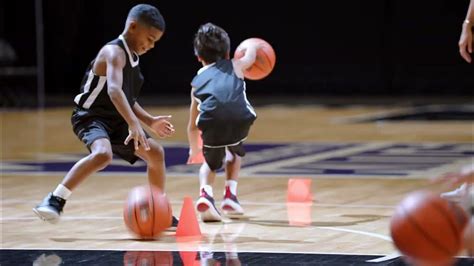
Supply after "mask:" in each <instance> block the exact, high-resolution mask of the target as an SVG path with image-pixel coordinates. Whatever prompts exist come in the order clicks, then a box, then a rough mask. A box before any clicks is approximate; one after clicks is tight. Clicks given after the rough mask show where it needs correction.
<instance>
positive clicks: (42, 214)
mask: <svg viewBox="0 0 474 266" xmlns="http://www.w3.org/2000/svg"><path fill="white" fill-rule="evenodd" d="M33 212H34V213H35V214H36V215H37V216H38V217H39V218H40V219H41V220H43V221H46V222H48V223H51V224H56V223H58V222H59V215H58V214H57V213H55V212H52V211H50V210H45V209H39V208H33Z"/></svg>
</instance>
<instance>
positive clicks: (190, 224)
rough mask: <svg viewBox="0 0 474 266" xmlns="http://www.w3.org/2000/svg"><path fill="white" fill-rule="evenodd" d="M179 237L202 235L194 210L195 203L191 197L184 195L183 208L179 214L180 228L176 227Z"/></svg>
mask: <svg viewBox="0 0 474 266" xmlns="http://www.w3.org/2000/svg"><path fill="white" fill-rule="evenodd" d="M176 236H177V237H190V236H194V237H195V236H201V229H200V227H199V222H198V220H197V217H196V212H195V211H194V204H193V200H192V198H191V197H189V196H186V197H184V202H183V208H181V214H180V216H179V223H178V228H177V229H176Z"/></svg>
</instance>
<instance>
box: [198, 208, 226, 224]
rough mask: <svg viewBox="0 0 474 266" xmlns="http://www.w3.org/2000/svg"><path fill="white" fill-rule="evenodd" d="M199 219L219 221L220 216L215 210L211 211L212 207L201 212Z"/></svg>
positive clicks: (220, 219)
mask: <svg viewBox="0 0 474 266" xmlns="http://www.w3.org/2000/svg"><path fill="white" fill-rule="evenodd" d="M201 220H202V221H203V222H220V221H222V217H221V215H220V214H219V213H218V212H217V211H212V208H208V210H207V211H205V212H201Z"/></svg>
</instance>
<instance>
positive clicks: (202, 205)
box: [196, 189, 222, 222]
mask: <svg viewBox="0 0 474 266" xmlns="http://www.w3.org/2000/svg"><path fill="white" fill-rule="evenodd" d="M196 209H197V211H198V212H199V213H200V214H201V220H202V221H203V222H220V221H222V217H221V214H220V213H219V211H218V210H217V208H216V206H215V205H214V198H213V197H211V196H209V195H208V194H207V193H206V191H204V189H202V191H201V196H200V197H199V199H198V200H197V202H196Z"/></svg>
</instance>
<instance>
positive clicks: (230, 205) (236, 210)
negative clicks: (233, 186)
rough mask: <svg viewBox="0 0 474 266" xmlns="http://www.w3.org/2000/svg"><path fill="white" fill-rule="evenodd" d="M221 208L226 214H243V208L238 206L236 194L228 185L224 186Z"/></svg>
mask: <svg viewBox="0 0 474 266" xmlns="http://www.w3.org/2000/svg"><path fill="white" fill-rule="evenodd" d="M221 209H222V210H223V211H224V212H225V213H226V214H234V215H241V214H244V209H243V208H242V206H240V203H239V200H237V196H235V195H234V194H232V192H230V188H229V186H226V187H225V193H224V200H223V201H222V203H221Z"/></svg>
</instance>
